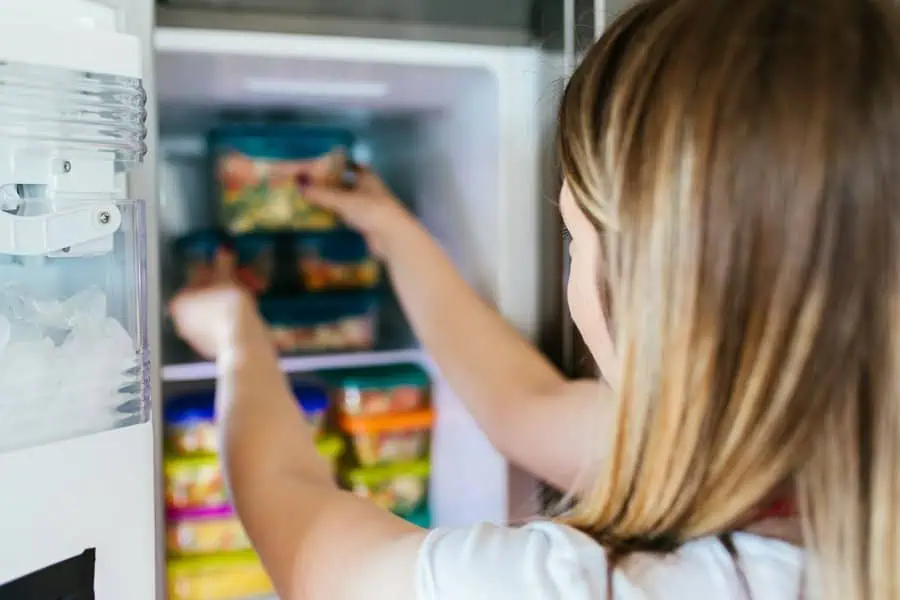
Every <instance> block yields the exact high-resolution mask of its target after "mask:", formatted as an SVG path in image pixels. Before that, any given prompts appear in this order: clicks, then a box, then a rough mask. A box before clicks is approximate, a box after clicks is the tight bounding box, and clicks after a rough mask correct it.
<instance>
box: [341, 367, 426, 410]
mask: <svg viewBox="0 0 900 600" xmlns="http://www.w3.org/2000/svg"><path fill="white" fill-rule="evenodd" d="M323 378H324V379H325V381H327V382H328V384H329V386H331V387H332V388H333V389H334V394H335V401H336V404H337V407H338V409H339V410H340V411H341V413H342V414H344V415H349V416H351V417H358V416H371V415H381V414H386V413H400V412H408V411H414V410H418V409H421V408H424V407H425V406H427V405H428V390H429V380H428V374H427V373H426V372H425V371H424V370H423V369H422V368H421V367H418V366H416V365H391V366H388V367H377V368H371V369H359V370H352V371H335V372H331V373H325V374H323Z"/></svg>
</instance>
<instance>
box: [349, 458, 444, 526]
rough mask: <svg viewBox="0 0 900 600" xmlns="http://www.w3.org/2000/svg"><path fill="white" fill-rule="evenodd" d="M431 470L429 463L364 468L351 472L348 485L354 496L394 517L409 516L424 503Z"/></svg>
mask: <svg viewBox="0 0 900 600" xmlns="http://www.w3.org/2000/svg"><path fill="white" fill-rule="evenodd" d="M430 470H431V465H430V464H429V462H428V461H427V460H421V461H415V462H410V463H396V464H392V465H383V466H379V467H362V468H358V469H353V470H351V471H349V472H348V473H347V475H346V481H347V485H348V486H349V487H350V489H351V490H353V493H354V494H356V495H358V496H360V497H363V498H368V499H370V500H372V501H373V502H374V503H375V504H376V505H378V506H379V507H381V508H383V509H385V510H389V511H391V512H393V513H395V514H398V515H409V514H410V513H413V511H415V510H416V509H419V508H420V507H421V506H422V505H423V504H424V502H425V499H426V496H427V493H428V475H429V472H430Z"/></svg>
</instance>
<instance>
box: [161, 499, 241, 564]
mask: <svg viewBox="0 0 900 600" xmlns="http://www.w3.org/2000/svg"><path fill="white" fill-rule="evenodd" d="M166 547H167V549H168V551H169V554H171V555H192V554H215V553H218V552H236V551H240V550H250V549H251V548H252V546H251V545H250V540H249V539H248V538H247V533H246V532H245V531H244V528H243V526H242V525H241V522H240V520H239V519H238V517H237V515H236V514H235V513H234V510H233V509H232V508H231V507H230V506H223V507H220V508H200V509H194V510H180V511H170V512H169V515H168V524H167V528H166Z"/></svg>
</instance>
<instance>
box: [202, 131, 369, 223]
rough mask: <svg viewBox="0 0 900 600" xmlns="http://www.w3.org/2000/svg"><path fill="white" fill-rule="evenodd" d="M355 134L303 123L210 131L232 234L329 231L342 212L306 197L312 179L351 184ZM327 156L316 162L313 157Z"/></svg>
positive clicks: (221, 196)
mask: <svg viewBox="0 0 900 600" xmlns="http://www.w3.org/2000/svg"><path fill="white" fill-rule="evenodd" d="M354 143H355V139H354V137H353V135H352V134H351V133H349V132H347V131H344V130H342V129H337V128H327V127H310V126H302V125H290V124H284V125H239V126H228V127H224V128H221V129H218V130H216V131H215V132H213V134H212V135H211V136H210V150H211V156H213V157H214V164H215V177H216V180H217V182H218V188H219V200H220V205H221V214H222V223H223V225H224V226H225V228H226V229H227V230H228V231H229V232H231V233H246V232H249V231H254V230H255V231H262V230H268V231H272V230H304V231H309V230H325V229H332V228H334V227H336V226H338V219H337V216H336V215H334V214H333V213H331V212H328V211H326V210H323V209H321V208H318V207H315V206H313V205H312V204H310V203H309V202H307V200H306V199H305V198H304V196H303V187H304V185H307V184H309V183H315V184H317V185H325V186H337V185H349V184H350V183H351V177H352V170H351V169H350V166H349V163H348V160H347V156H348V154H347V153H348V152H349V151H350V150H351V148H352V147H353V145H354ZM325 155H327V157H328V159H327V160H324V161H319V162H316V163H314V170H311V168H310V165H311V162H310V159H315V158H318V157H322V156H325Z"/></svg>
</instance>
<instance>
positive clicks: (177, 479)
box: [165, 456, 228, 510]
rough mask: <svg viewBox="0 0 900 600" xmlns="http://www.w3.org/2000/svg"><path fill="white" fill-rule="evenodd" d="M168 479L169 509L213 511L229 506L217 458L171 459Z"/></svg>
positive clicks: (167, 497) (168, 464)
mask: <svg viewBox="0 0 900 600" xmlns="http://www.w3.org/2000/svg"><path fill="white" fill-rule="evenodd" d="M165 479H166V481H165V484H166V485H165V487H166V505H167V506H168V508H169V509H175V510H182V509H189V508H213V507H221V506H225V505H226V504H227V503H228V493H227V491H226V489H225V480H224V477H223V475H222V469H221V468H220V466H219V459H218V458H217V457H216V456H168V457H166V459H165Z"/></svg>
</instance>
